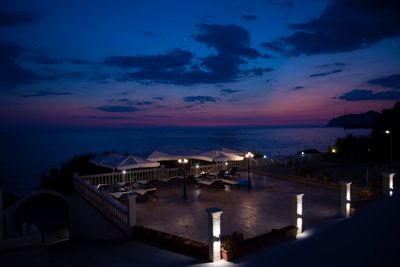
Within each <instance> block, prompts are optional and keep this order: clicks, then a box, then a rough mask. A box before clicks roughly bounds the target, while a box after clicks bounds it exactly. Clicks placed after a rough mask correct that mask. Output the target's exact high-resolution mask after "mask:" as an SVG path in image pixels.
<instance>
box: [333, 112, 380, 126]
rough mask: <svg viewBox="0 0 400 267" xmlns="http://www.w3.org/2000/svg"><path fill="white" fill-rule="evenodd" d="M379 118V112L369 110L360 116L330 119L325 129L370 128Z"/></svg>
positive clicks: (352, 115)
mask: <svg viewBox="0 0 400 267" xmlns="http://www.w3.org/2000/svg"><path fill="white" fill-rule="evenodd" d="M379 116H380V113H379V112H376V111H371V110H370V111H368V112H365V113H360V114H347V115H342V116H339V117H336V118H333V119H331V120H330V121H329V122H328V124H327V125H326V127H342V128H343V127H345V126H346V128H372V127H373V125H374V124H375V122H376V120H377V119H378V117H379Z"/></svg>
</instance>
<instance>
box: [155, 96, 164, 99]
mask: <svg viewBox="0 0 400 267" xmlns="http://www.w3.org/2000/svg"><path fill="white" fill-rule="evenodd" d="M153 99H155V100H165V97H163V96H156V97H153Z"/></svg>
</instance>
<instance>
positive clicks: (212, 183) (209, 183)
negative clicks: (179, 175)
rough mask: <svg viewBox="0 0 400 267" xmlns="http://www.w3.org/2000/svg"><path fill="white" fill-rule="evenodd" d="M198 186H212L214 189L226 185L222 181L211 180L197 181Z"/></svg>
mask: <svg viewBox="0 0 400 267" xmlns="http://www.w3.org/2000/svg"><path fill="white" fill-rule="evenodd" d="M197 184H199V185H205V186H208V187H210V186H212V187H221V186H223V185H224V184H223V182H222V180H221V179H213V180H209V181H206V180H200V181H197Z"/></svg>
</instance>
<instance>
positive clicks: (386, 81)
mask: <svg viewBox="0 0 400 267" xmlns="http://www.w3.org/2000/svg"><path fill="white" fill-rule="evenodd" d="M368 83H369V84H374V85H381V86H384V87H389V88H395V89H400V74H394V75H389V76H385V77H381V78H378V79H372V80H369V81H368Z"/></svg>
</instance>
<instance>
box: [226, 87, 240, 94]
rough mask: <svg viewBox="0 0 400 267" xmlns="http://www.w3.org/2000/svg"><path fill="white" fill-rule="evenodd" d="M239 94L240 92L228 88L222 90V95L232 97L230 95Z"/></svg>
mask: <svg viewBox="0 0 400 267" xmlns="http://www.w3.org/2000/svg"><path fill="white" fill-rule="evenodd" d="M237 92H240V90H237V89H228V88H225V89H221V95H230V94H234V93H237Z"/></svg>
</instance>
